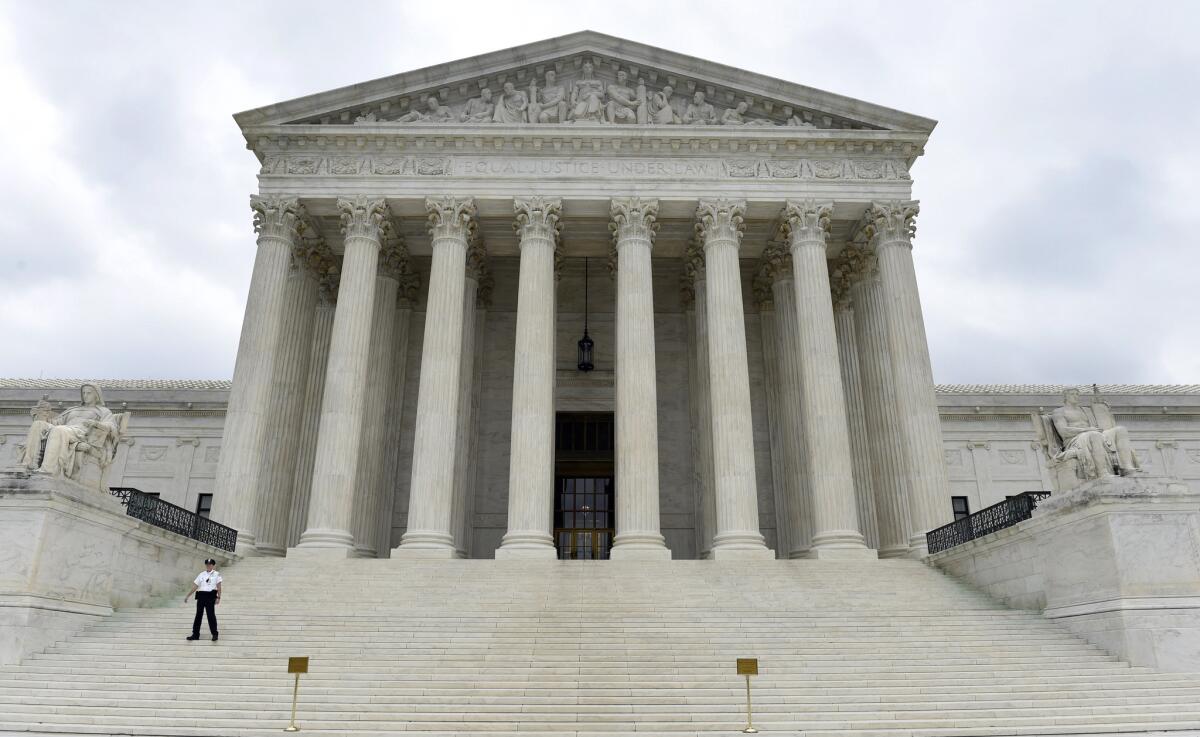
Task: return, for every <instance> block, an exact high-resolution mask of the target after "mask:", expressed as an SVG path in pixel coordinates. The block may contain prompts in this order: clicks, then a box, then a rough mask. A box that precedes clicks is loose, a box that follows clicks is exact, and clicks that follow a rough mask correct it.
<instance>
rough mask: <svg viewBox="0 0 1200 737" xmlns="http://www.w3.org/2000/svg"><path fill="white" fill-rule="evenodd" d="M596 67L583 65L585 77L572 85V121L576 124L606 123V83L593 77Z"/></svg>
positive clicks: (588, 64) (586, 62) (585, 63)
mask: <svg viewBox="0 0 1200 737" xmlns="http://www.w3.org/2000/svg"><path fill="white" fill-rule="evenodd" d="M594 71H595V67H594V66H592V63H591V62H590V61H585V62H584V63H583V76H581V77H580V78H579V79H577V80H575V83H574V84H572V85H571V103H570V104H571V120H573V121H575V122H576V123H603V122H604V83H603V82H601V81H600V80H598V79H596V77H595V76H593V73H594Z"/></svg>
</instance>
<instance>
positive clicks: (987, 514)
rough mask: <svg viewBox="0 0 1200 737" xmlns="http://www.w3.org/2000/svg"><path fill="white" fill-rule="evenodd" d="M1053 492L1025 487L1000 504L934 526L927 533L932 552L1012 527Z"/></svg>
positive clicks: (947, 548)
mask: <svg viewBox="0 0 1200 737" xmlns="http://www.w3.org/2000/svg"><path fill="white" fill-rule="evenodd" d="M1049 496H1050V492H1048V491H1025V492H1022V493H1020V494H1017V495H1016V496H1012V497H1009V498H1008V499H1005V500H1004V501H1002V502H1000V503H999V504H993V505H992V506H990V507H987V508H986V509H981V510H979V511H978V512H976V513H975V514H971V515H968V516H966V517H963V518H962V519H957V520H954V521H953V522H951V523H950V524H948V525H943V526H941V527H939V528H937V529H936V530H930V531H929V532H927V533H925V544H926V546H928V548H929V552H930V553H940V552H942V551H943V550H949V549H950V548H953V547H954V546H956V545H962V544H963V543H965V542H970V541H971V540H974V539H975V538H978V537H983V536H984V535H989V534H991V533H993V532H996V531H997V530H1003V529H1004V528H1006V527H1012V526H1013V525H1015V524H1017V523H1018V522H1024V521H1025V520H1027V519H1029V518H1030V517H1032V516H1033V510H1034V509H1037V505H1038V502H1040V501H1042V500H1043V499H1045V498H1047V497H1049Z"/></svg>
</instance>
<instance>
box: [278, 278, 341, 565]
mask: <svg viewBox="0 0 1200 737" xmlns="http://www.w3.org/2000/svg"><path fill="white" fill-rule="evenodd" d="M340 273H341V272H340V271H339V270H338V267H337V265H336V264H332V265H331V266H330V268H329V270H328V271H326V272H325V274H323V275H322V276H321V278H320V279H319V280H318V283H317V305H316V310H315V312H314V315H313V328H312V333H311V336H310V339H309V348H308V353H309V355H308V377H307V378H306V379H305V381H304V405H303V406H304V408H305V411H304V412H303V413H302V416H301V422H300V434H299V435H298V436H297V438H296V475H295V479H294V480H293V482H292V483H293V486H294V488H293V490H292V504H291V508H290V509H289V510H288V537H287V546H288V548H294V547H296V545H297V544H298V543H299V542H300V535H301V534H303V532H304V528H305V526H307V524H308V500H309V498H310V497H311V495H312V476H313V465H314V464H315V463H316V458H317V432H318V430H320V427H321V409H320V408H321V400H322V398H323V397H324V396H325V369H326V367H327V366H328V365H329V341H330V339H331V338H332V336H333V313H334V308H335V307H336V304H337V284H338V276H339V274H340Z"/></svg>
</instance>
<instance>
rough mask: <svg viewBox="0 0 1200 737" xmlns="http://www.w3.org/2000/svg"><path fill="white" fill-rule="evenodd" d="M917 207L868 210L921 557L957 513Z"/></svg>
mask: <svg viewBox="0 0 1200 737" xmlns="http://www.w3.org/2000/svg"><path fill="white" fill-rule="evenodd" d="M918 211H919V208H918V206H917V203H916V202H912V201H904V202H901V201H892V202H882V203H880V202H876V203H873V204H872V205H871V208H870V209H869V210H868V212H867V222H868V226H867V227H868V228H869V229H870V237H871V242H872V245H873V246H874V250H875V255H876V258H877V259H878V262H879V280H880V285H881V286H882V292H883V301H884V317H885V324H886V325H887V333H888V347H889V354H890V355H891V362H892V380H893V383H894V385H895V389H896V405H897V409H898V410H899V414H900V423H901V424H900V426H899V429H900V432H901V433H902V434H903V437H904V447H905V450H906V451H907V453H906V455H907V458H906V461H907V463H906V465H905V470H906V472H907V474H908V480H909V489H908V491H909V504H908V511H909V535H910V537H909V548H910V550H911V553H912V555H914V556H917V557H921V556H924V555H925V554H926V553H927V552H928V549H927V547H926V544H925V533H926V532H928V531H929V530H932V529H934V528H937V527H940V526H942V525H944V524H947V523H948V522H950V521H952V518H953V516H954V514H953V510H952V509H951V507H950V481H949V479H948V476H947V473H946V459H945V453H944V450H943V447H942V425H941V419H940V417H939V416H938V407H937V398H936V397H935V396H934V392H933V368H932V366H931V365H930V362H929V343H928V341H927V340H926V337H925V320H924V317H923V316H922V314H921V297H920V294H919V293H918V291H917V275H916V270H915V269H914V267H913V259H912V237H913V233H914V231H915V225H914V220H915V218H916V216H917V212H918Z"/></svg>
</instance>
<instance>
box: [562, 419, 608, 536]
mask: <svg viewBox="0 0 1200 737" xmlns="http://www.w3.org/2000/svg"><path fill="white" fill-rule="evenodd" d="M613 476H614V474H613V416H612V413H611V412H559V413H558V416H557V419H556V422H555V433H554V545H555V547H556V548H557V549H558V558H559V560H607V559H608V554H609V551H610V550H612V543H613V534H614V533H615V531H616V517H615V516H614V512H615V508H614V502H615V496H614V488H613V487H614V483H613V481H614V478H613Z"/></svg>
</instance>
